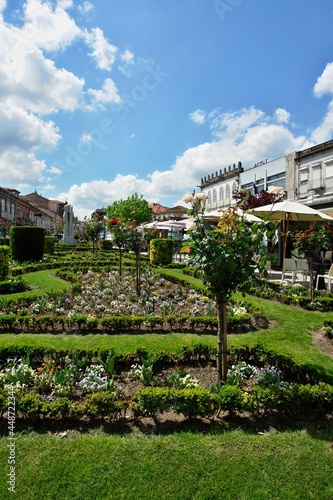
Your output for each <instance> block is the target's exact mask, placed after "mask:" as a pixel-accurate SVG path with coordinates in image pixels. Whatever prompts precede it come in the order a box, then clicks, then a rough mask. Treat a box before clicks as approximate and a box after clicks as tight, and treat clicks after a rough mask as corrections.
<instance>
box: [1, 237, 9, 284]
mask: <svg viewBox="0 0 333 500" xmlns="http://www.w3.org/2000/svg"><path fill="white" fill-rule="evenodd" d="M9 254H10V249H9V247H8V246H6V245H0V281H2V280H5V279H7V278H8V274H9Z"/></svg>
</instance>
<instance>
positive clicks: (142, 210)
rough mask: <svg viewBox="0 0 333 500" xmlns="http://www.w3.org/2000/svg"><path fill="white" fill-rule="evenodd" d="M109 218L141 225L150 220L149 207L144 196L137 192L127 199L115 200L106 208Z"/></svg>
mask: <svg viewBox="0 0 333 500" xmlns="http://www.w3.org/2000/svg"><path fill="white" fill-rule="evenodd" d="M106 213H107V216H108V218H109V220H116V221H118V222H122V223H125V224H135V225H140V224H142V223H143V222H146V221H148V220H149V208H148V203H147V201H146V200H145V199H144V198H143V196H142V195H141V196H138V194H137V193H135V194H133V195H132V196H129V197H128V198H127V199H126V200H122V199H120V200H118V201H115V202H114V203H113V204H112V205H109V206H108V207H107V209H106Z"/></svg>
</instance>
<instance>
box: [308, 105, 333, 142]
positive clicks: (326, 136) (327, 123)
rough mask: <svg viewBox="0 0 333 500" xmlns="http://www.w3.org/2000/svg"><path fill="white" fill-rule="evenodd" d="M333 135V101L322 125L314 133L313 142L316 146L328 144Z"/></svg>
mask: <svg viewBox="0 0 333 500" xmlns="http://www.w3.org/2000/svg"><path fill="white" fill-rule="evenodd" d="M332 134H333V100H332V101H331V102H330V103H329V105H328V107H327V112H326V115H325V117H324V119H323V121H322V123H321V124H320V125H319V127H317V128H316V129H315V130H314V132H313V133H312V136H311V138H312V140H313V141H314V143H315V144H320V143H321V142H326V141H329V140H331V139H332Z"/></svg>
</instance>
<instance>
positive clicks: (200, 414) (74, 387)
mask: <svg viewBox="0 0 333 500" xmlns="http://www.w3.org/2000/svg"><path fill="white" fill-rule="evenodd" d="M115 368H116V366H115V357H114V355H113V354H112V353H111V352H110V353H109V355H108V356H107V357H106V358H104V359H101V358H97V359H94V360H88V359H84V358H81V359H79V358H77V357H76V356H73V355H72V356H71V357H67V358H65V359H64V360H63V361H62V362H60V364H58V361H54V360H52V359H45V361H44V362H42V363H40V364H38V365H37V366H35V367H34V368H33V367H31V366H30V365H29V363H28V361H27V360H22V359H9V360H7V363H6V366H5V367H3V368H2V370H1V372H0V413H1V415H2V416H3V417H5V418H6V409H7V403H8V394H13V396H12V397H13V398H14V400H15V412H16V416H17V417H18V418H22V417H24V418H26V419H29V420H35V419H40V418H43V419H46V420H53V419H59V418H71V419H74V420H77V419H96V418H99V419H100V418H102V419H105V418H108V419H110V420H114V419H119V418H125V417H126V418H127V419H138V418H145V417H147V416H148V417H152V418H153V419H154V420H155V421H157V420H158V419H159V418H160V417H161V415H162V414H163V413H166V412H168V417H171V418H172V415H173V416H174V417H175V418H177V419H178V418H193V417H195V418H216V417H218V415H219V414H221V412H228V413H229V414H233V415H234V414H235V413H238V414H242V413H244V412H247V413H248V412H252V413H254V414H258V413H262V414H265V413H266V414H269V415H272V414H273V413H275V412H279V411H283V412H284V414H289V415H290V416H292V415H294V416H295V415H299V414H302V413H304V414H305V415H311V414H312V413H315V414H316V415H317V416H319V415H321V416H326V417H327V418H329V416H330V415H331V416H332V411H333V386H332V385H329V384H324V383H322V384H320V385H318V384H315V385H310V384H305V385H302V384H295V383H291V382H288V381H286V380H284V377H283V374H282V372H281V371H280V370H279V369H277V368H276V367H274V366H270V365H265V364H262V365H261V366H255V365H252V364H248V363H245V362H242V363H238V364H237V365H235V366H233V367H231V368H230V370H229V372H228V379H227V381H226V383H225V384H221V383H220V382H216V381H215V380H216V370H215V368H214V367H213V366H212V365H211V364H209V363H208V364H206V365H204V366H199V365H196V366H193V365H190V366H185V365H180V364H176V365H174V366H171V367H167V368H165V369H162V370H161V369H160V368H159V367H155V364H154V360H153V359H152V358H151V357H149V356H146V357H145V358H141V361H140V362H138V363H135V364H133V365H132V366H131V368H130V369H127V370H119V371H116V370H115Z"/></svg>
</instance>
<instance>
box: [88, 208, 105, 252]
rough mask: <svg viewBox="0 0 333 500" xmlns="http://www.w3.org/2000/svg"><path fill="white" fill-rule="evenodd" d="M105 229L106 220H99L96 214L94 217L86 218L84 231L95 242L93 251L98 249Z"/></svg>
mask: <svg viewBox="0 0 333 500" xmlns="http://www.w3.org/2000/svg"><path fill="white" fill-rule="evenodd" d="M103 229H104V222H102V221H100V220H98V217H97V216H96V215H95V216H94V217H93V218H92V219H87V218H86V217H85V219H84V233H85V234H86V235H87V236H88V238H90V239H91V241H92V243H93V252H94V253H95V252H96V251H97V244H98V240H99V236H100V234H101V231H103Z"/></svg>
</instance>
